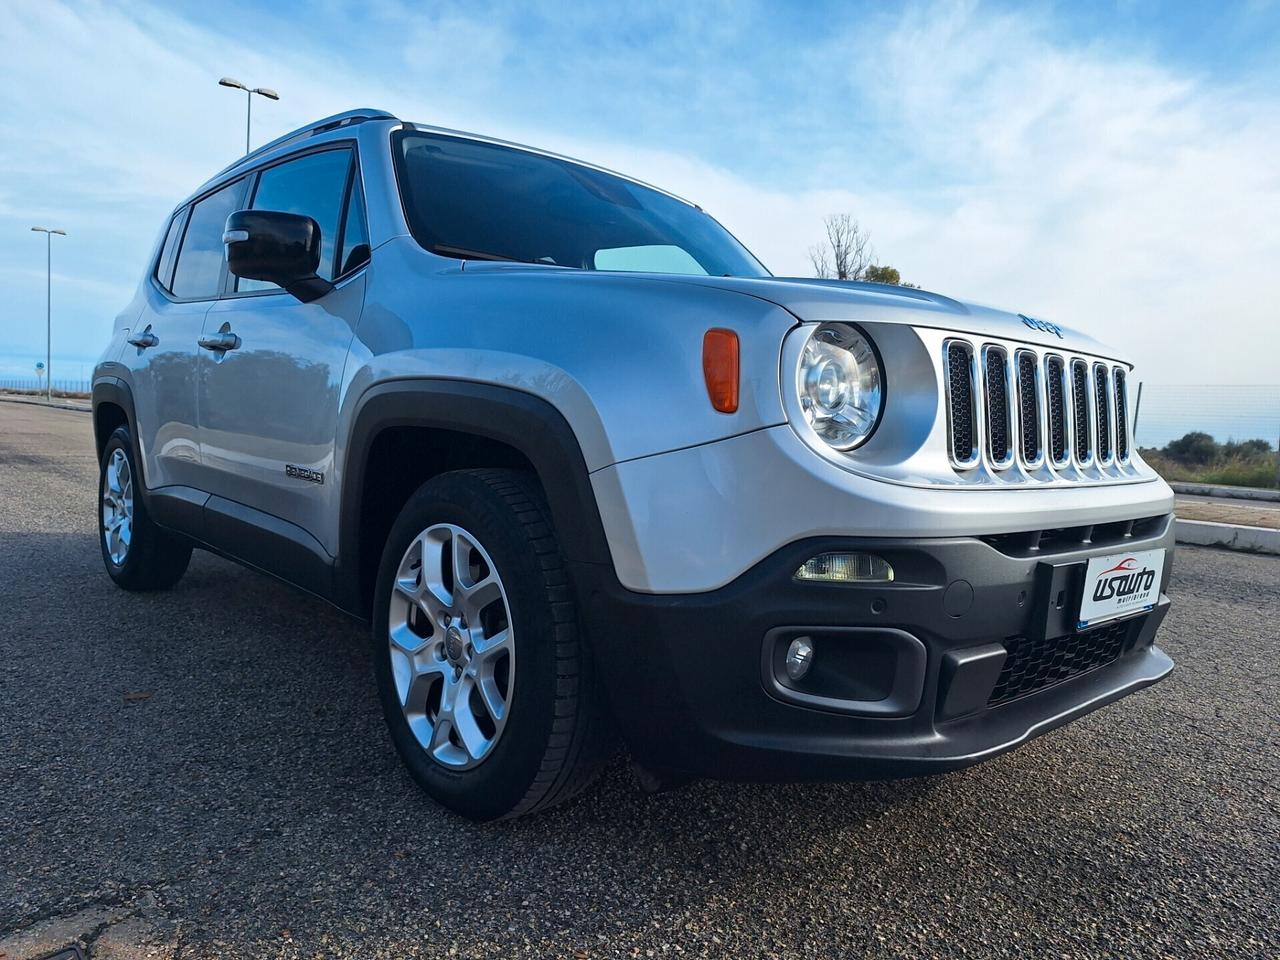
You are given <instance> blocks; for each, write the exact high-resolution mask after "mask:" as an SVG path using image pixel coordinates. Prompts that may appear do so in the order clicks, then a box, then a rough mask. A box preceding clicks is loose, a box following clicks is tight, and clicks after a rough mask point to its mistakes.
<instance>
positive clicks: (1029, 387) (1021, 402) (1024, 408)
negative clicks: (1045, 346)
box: [1018, 350, 1040, 463]
mask: <svg viewBox="0 0 1280 960" xmlns="http://www.w3.org/2000/svg"><path fill="white" fill-rule="evenodd" d="M1018 430H1019V435H1020V436H1021V439H1022V459H1023V460H1025V461H1026V462H1027V463H1035V462H1036V461H1037V460H1039V459H1040V406H1039V401H1038V398H1037V396H1036V356H1035V354H1034V353H1031V352H1029V351H1027V350H1020V351H1018Z"/></svg>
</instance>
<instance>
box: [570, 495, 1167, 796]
mask: <svg viewBox="0 0 1280 960" xmlns="http://www.w3.org/2000/svg"><path fill="white" fill-rule="evenodd" d="M1072 537H1075V539H1074V541H1072ZM1173 538H1174V531H1173V517H1172V515H1165V516H1160V517H1152V518H1147V519H1146V520H1144V521H1142V522H1141V523H1140V524H1139V525H1137V526H1132V527H1130V526H1128V525H1125V524H1120V525H1116V524H1110V525H1108V526H1107V527H1106V528H1105V529H1104V528H1102V527H1099V528H1097V534H1096V535H1095V534H1094V533H1093V531H1092V530H1090V529H1077V530H1075V531H1074V532H1072V533H1070V535H1069V536H1068V537H1067V542H1063V540H1062V538H1061V537H1059V539H1058V540H1057V541H1056V542H1054V543H1048V542H1047V541H1046V544H1045V545H1042V546H1040V547H1039V548H1036V547H1028V546H1027V541H1025V540H1023V539H1021V538H996V537H992V538H985V539H983V538H973V537H955V538H946V539H854V538H846V537H823V538H812V539H807V540H804V541H801V542H797V543H793V544H790V545H789V546H787V547H784V548H783V549H781V550H779V551H777V552H775V553H774V554H773V555H771V556H770V557H768V558H766V559H765V560H764V561H762V562H760V563H759V564H757V565H756V566H754V567H753V568H751V569H750V570H749V571H748V572H747V573H745V574H743V575H742V576H740V577H738V578H737V579H735V580H734V581H733V582H731V583H730V584H728V585H727V586H725V587H722V588H720V589H718V590H715V591H712V592H709V593H702V594H681V595H666V596H662V595H651V594H640V593H635V592H632V591H628V590H625V589H623V588H622V587H621V586H620V585H619V584H618V582H617V580H616V579H614V578H612V577H609V576H608V575H607V572H606V571H605V570H604V569H603V568H602V567H596V566H592V565H583V566H582V569H580V570H578V571H577V573H578V578H579V582H580V583H584V584H586V585H588V586H587V590H586V603H585V604H584V608H585V609H584V612H585V614H586V619H587V627H588V630H589V633H590V636H591V638H592V641H593V648H594V650H595V653H596V657H597V659H598V663H599V667H600V669H601V672H602V674H603V676H604V679H605V682H606V685H607V687H608V690H609V694H610V698H611V704H612V708H613V712H614V715H615V717H616V718H617V721H618V723H619V725H620V727H621V729H622V732H623V734H624V736H625V737H626V739H627V741H628V743H629V745H630V747H631V749H632V752H633V754H634V755H635V757H636V758H637V759H638V760H639V761H641V762H642V763H645V764H646V765H649V766H651V767H655V768H659V769H665V770H669V771H673V772H679V773H683V774H688V775H694V776H711V777H718V778H722V779H744V780H783V779H785V780H794V779H810V778H812V779H881V778H889V777H901V776H914V775H917V774H924V773H933V772H941V771H945V770H951V769H955V768H959V767H963V766H967V765H969V764H972V763H976V762H978V761H980V760H983V759H986V758H989V757H992V756H995V755H997V754H999V753H1002V752H1005V751H1007V750H1010V749H1013V748H1014V747H1016V746H1018V745H1019V744H1021V743H1024V742H1025V741H1027V740H1029V739H1031V738H1032V737H1035V736H1038V735H1039V734H1041V733H1044V732H1046V731H1048V730H1051V729H1053V728H1054V727H1057V726H1060V725H1062V724H1064V723H1066V722H1068V721H1070V720H1072V719H1075V718H1076V717H1079V716H1083V715H1084V714H1086V713H1089V712H1090V711H1092V710H1095V709H1097V708H1098V707H1101V706H1103V705H1105V704H1107V703H1110V702H1112V701H1114V700H1117V699H1119V698H1120V697H1123V696H1125V695H1126V694H1128V693H1131V692H1133V691H1135V690H1138V689H1141V688H1142V687H1146V686H1149V685H1151V684H1153V683H1155V682H1156V681H1158V680H1160V679H1161V678H1162V677H1164V676H1165V675H1166V674H1168V673H1169V671H1170V670H1171V669H1172V668H1173V663H1172V661H1171V660H1170V659H1169V657H1168V656H1166V655H1165V653H1164V652H1163V651H1161V650H1160V649H1159V648H1158V647H1156V646H1154V644H1153V640H1154V638H1155V634H1156V631H1157V629H1158V627H1159V625H1160V623H1161V621H1162V620H1163V618H1164V615H1165V614H1166V612H1167V611H1168V607H1169V600H1168V597H1167V596H1165V595H1164V594H1163V593H1161V594H1160V599H1159V602H1158V603H1157V604H1156V605H1155V607H1154V608H1152V609H1151V610H1149V611H1147V612H1145V613H1142V614H1139V615H1136V616H1133V617H1130V618H1127V619H1126V620H1123V621H1115V622H1112V623H1111V624H1110V625H1107V626H1104V627H1100V628H1096V629H1095V630H1094V631H1089V632H1086V633H1078V632H1077V631H1076V630H1075V629H1074V626H1073V624H1071V623H1070V622H1069V619H1068V618H1069V616H1070V612H1071V611H1074V610H1075V609H1077V608H1078V603H1079V592H1080V589H1081V584H1082V581H1083V574H1084V565H1085V563H1086V562H1087V560H1088V559H1089V558H1090V557H1093V556H1101V555H1107V554H1113V553H1118V552H1122V551H1131V550H1132V551H1137V550H1146V549H1153V548H1160V547H1163V548H1165V549H1166V550H1167V553H1166V561H1165V569H1164V572H1163V579H1162V584H1164V585H1167V584H1168V579H1169V574H1170V571H1171V568H1172V557H1173V550H1172V548H1173ZM833 551H863V552H869V553H874V554H877V555H879V556H881V557H883V558H884V559H886V560H888V561H889V562H890V563H891V564H892V565H893V567H894V570H895V573H896V577H895V580H894V581H893V582H892V583H875V584H865V585H845V584H822V583H813V582H798V581H796V580H794V579H793V575H794V573H795V571H796V570H797V569H798V568H799V567H800V565H801V564H802V563H804V562H805V561H806V560H808V559H809V558H811V557H813V556H815V555H816V554H819V553H824V552H833ZM1059 596H1061V597H1062V598H1063V599H1064V600H1065V607H1064V608H1063V609H1064V610H1065V612H1064V613H1060V614H1055V612H1054V609H1053V605H1054V603H1055V600H1056V599H1057V598H1058V597H1059ZM1101 631H1106V634H1103V633H1102V632H1101ZM799 635H807V636H812V637H814V638H815V646H816V648H817V650H818V655H817V657H816V658H815V661H814V663H815V668H814V669H815V671H816V669H817V664H818V663H819V659H818V658H821V657H823V656H824V651H826V652H827V653H828V654H829V653H830V652H832V651H837V652H838V656H837V658H836V659H837V660H838V661H839V662H840V663H841V667H840V670H841V674H840V676H841V677H842V678H843V679H840V678H838V681H839V682H837V684H836V686H837V688H838V690H837V695H836V696H835V697H830V696H824V697H817V698H807V697H806V696H804V695H803V694H804V691H803V690H801V689H799V688H788V687H787V685H786V683H785V681H784V682H783V683H781V684H780V683H779V682H778V681H777V674H776V672H775V670H774V665H775V664H777V663H778V662H779V661H778V656H779V654H778V650H779V649H781V647H780V645H785V643H787V642H788V641H789V639H791V638H793V637H795V636H799ZM1002 649H1003V650H1006V651H1009V655H1008V656H1007V657H1006V656H1001V655H1000V653H1001V650H1002ZM1015 657H1016V658H1020V659H1018V660H1017V662H1016V663H1015ZM1006 663H1007V664H1008V665H1009V668H1010V669H1009V670H1002V666H1003V665H1004V664H1006ZM1010 671H1012V674H1011V673H1010ZM1037 678H1038V679H1040V680H1045V681H1047V682H1044V683H1043V684H1041V685H1037ZM842 684H843V685H842ZM859 691H861V692H859ZM818 692H819V693H823V694H830V693H831V692H832V689H831V687H830V685H828V686H827V687H825V688H823V689H822V690H820V691H818ZM798 694H799V695H798Z"/></svg>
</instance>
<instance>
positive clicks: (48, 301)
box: [31, 227, 67, 403]
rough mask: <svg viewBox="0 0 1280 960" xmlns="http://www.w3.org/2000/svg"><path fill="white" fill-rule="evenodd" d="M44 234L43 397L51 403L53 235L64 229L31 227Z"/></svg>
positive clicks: (62, 233)
mask: <svg viewBox="0 0 1280 960" xmlns="http://www.w3.org/2000/svg"><path fill="white" fill-rule="evenodd" d="M31 230H32V232H33V233H43V234H44V389H45V394H44V398H45V400H46V401H47V402H49V403H53V237H54V235H55V234H57V235H58V236H59V237H65V236H66V235H67V232H66V231H65V230H51V229H49V228H48V227H32V228H31Z"/></svg>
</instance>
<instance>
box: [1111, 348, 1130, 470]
mask: <svg viewBox="0 0 1280 960" xmlns="http://www.w3.org/2000/svg"><path fill="white" fill-rule="evenodd" d="M1114 377H1115V385H1116V456H1117V457H1119V458H1120V459H1121V460H1128V459H1129V397H1128V393H1127V391H1126V390H1125V383H1124V377H1125V373H1124V370H1123V368H1121V367H1116V371H1115V374H1114Z"/></svg>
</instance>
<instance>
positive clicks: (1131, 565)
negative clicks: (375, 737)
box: [1093, 557, 1156, 603]
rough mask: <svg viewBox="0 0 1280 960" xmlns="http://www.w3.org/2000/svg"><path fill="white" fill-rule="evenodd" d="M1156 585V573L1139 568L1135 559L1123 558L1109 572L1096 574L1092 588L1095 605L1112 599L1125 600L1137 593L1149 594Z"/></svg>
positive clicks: (1148, 569) (1144, 567)
mask: <svg viewBox="0 0 1280 960" xmlns="http://www.w3.org/2000/svg"><path fill="white" fill-rule="evenodd" d="M1155 584H1156V572H1155V571H1154V570H1152V569H1151V568H1150V567H1148V566H1145V565H1143V566H1141V567H1140V566H1139V565H1138V559H1137V557H1125V558H1124V559H1123V560H1121V561H1120V562H1119V563H1117V564H1116V565H1115V566H1114V567H1112V568H1111V569H1110V570H1103V571H1102V573H1100V574H1098V580H1097V583H1095V584H1094V587H1093V599H1094V602H1095V603H1098V602H1100V601H1103V600H1110V599H1112V598H1113V597H1119V598H1120V599H1122V600H1123V599H1126V598H1128V597H1132V596H1133V595H1134V594H1137V593H1150V592H1151V588H1152V587H1154V586H1155Z"/></svg>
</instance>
